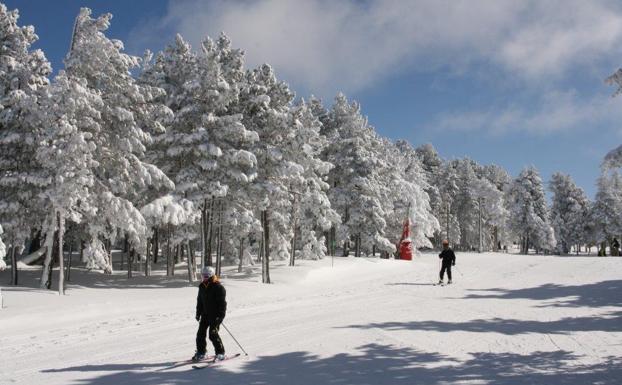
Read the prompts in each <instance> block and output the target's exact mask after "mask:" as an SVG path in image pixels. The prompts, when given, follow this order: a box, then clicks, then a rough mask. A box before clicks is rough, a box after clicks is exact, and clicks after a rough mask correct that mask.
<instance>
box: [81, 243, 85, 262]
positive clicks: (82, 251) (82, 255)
mask: <svg viewBox="0 0 622 385" xmlns="http://www.w3.org/2000/svg"><path fill="white" fill-rule="evenodd" d="M83 262H84V241H83V240H80V263H83Z"/></svg>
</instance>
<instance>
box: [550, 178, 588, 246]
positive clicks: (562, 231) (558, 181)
mask: <svg viewBox="0 0 622 385" xmlns="http://www.w3.org/2000/svg"><path fill="white" fill-rule="evenodd" d="M549 188H550V190H551V192H552V193H553V204H552V206H551V224H552V226H553V229H554V230H555V239H556V240H557V247H556V250H557V252H558V253H560V254H568V253H569V252H570V249H571V247H572V245H575V246H577V245H580V244H582V243H583V242H585V241H586V240H587V239H586V234H585V221H586V220H587V216H588V209H589V201H588V199H587V196H586V195H585V192H583V190H582V189H581V188H579V187H577V186H576V185H575V183H574V181H573V180H572V178H571V177H570V176H569V175H564V174H562V173H555V174H553V176H552V177H551V181H550V183H549ZM577 251H578V250H577Z"/></svg>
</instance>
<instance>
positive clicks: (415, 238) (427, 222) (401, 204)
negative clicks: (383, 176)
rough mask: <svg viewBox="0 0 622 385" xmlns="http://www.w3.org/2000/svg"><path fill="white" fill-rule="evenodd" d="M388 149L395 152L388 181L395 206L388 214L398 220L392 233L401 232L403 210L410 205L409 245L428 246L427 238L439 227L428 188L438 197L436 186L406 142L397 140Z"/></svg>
mask: <svg viewBox="0 0 622 385" xmlns="http://www.w3.org/2000/svg"><path fill="white" fill-rule="evenodd" d="M389 151H391V153H393V152H394V153H395V155H396V158H395V163H392V164H391V168H392V169H393V170H394V172H395V173H394V176H393V178H394V180H393V181H389V186H391V187H392V188H391V190H392V191H393V192H394V194H395V198H394V207H395V209H396V210H395V212H394V213H393V214H392V216H393V217H394V218H396V219H398V220H399V222H400V223H399V225H400V227H398V229H397V230H398V231H397V232H396V235H399V234H401V224H402V222H403V218H404V217H405V216H404V215H403V213H404V212H405V211H408V210H409V209H410V210H409V215H410V217H409V219H410V224H411V225H410V233H411V236H410V237H411V241H412V245H413V248H415V249H416V248H420V247H432V246H433V245H432V243H431V242H430V239H431V238H432V237H433V236H434V234H436V233H438V232H439V231H440V223H439V221H438V219H437V217H436V216H435V215H434V211H433V209H432V207H431V198H430V195H429V192H430V193H432V194H436V195H437V198H438V188H437V187H436V186H431V185H430V184H429V183H428V181H429V180H431V179H428V178H429V176H428V174H427V172H426V170H425V168H424V165H423V162H422V160H421V157H420V155H419V154H418V153H417V150H415V149H414V148H413V147H412V146H411V145H410V144H409V143H408V142H406V141H404V140H398V141H397V142H396V144H395V146H394V147H393V146H391V147H389ZM395 166H397V167H395ZM432 180H433V179H432ZM437 203H438V202H437ZM400 208H401V210H400ZM404 209H406V210H404Z"/></svg>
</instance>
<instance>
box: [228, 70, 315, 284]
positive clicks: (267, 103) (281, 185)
mask: <svg viewBox="0 0 622 385" xmlns="http://www.w3.org/2000/svg"><path fill="white" fill-rule="evenodd" d="M293 98H294V94H293V93H292V92H291V91H290V89H289V86H288V85H287V84H286V83H283V82H282V81H279V80H278V79H277V78H276V76H275V74H274V71H273V70H272V68H271V67H270V66H269V65H267V64H264V65H262V66H260V67H259V68H257V69H255V70H252V71H248V72H247V74H246V79H245V83H244V85H243V87H242V90H241V92H240V100H239V102H238V103H237V104H236V107H235V112H237V113H240V114H242V116H243V121H242V122H243V124H244V126H245V127H247V129H249V130H251V131H253V132H256V133H257V134H258V135H259V140H258V141H256V142H255V143H254V145H253V148H252V152H253V153H254V155H255V157H256V160H257V176H256V178H255V179H254V180H253V183H252V185H251V186H250V193H249V197H252V201H253V204H254V205H255V207H256V208H257V210H258V211H259V212H260V217H261V224H262V230H263V241H262V245H263V248H264V250H263V259H262V261H263V265H262V281H263V282H264V283H270V259H271V258H272V257H273V256H274V257H278V258H281V259H287V258H288V257H289V247H290V244H289V243H290V242H289V241H290V240H291V236H292V234H291V226H290V223H291V222H290V220H291V200H290V186H291V185H292V183H294V182H295V181H296V180H298V179H300V178H302V174H303V173H304V167H302V166H301V165H300V164H298V163H296V161H295V159H291V157H290V156H289V155H290V154H291V150H290V149H289V148H288V147H289V146H291V145H292V143H293V142H292V140H291V139H292V138H293V137H294V135H295V126H294V125H293V124H292V119H291V113H290V107H291V102H292V100H293Z"/></svg>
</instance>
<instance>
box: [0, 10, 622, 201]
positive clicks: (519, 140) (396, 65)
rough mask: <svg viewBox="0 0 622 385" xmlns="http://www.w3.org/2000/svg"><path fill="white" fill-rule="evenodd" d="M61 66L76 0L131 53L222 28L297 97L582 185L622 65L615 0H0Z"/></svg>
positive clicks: (615, 132)
mask: <svg viewBox="0 0 622 385" xmlns="http://www.w3.org/2000/svg"><path fill="white" fill-rule="evenodd" d="M4 3H5V4H6V5H7V6H8V7H9V8H10V9H14V8H18V9H19V10H20V15H21V17H20V24H32V25H34V26H35V28H36V31H37V34H38V35H39V37H40V41H39V42H38V43H37V45H36V47H37V48H41V49H43V50H44V51H45V53H46V55H47V57H48V58H49V59H50V60H51V62H52V64H53V66H54V69H55V70H58V69H59V68H62V58H63V56H64V55H65V53H66V50H67V48H68V45H69V38H70V35H71V30H72V26H73V19H74V17H75V15H77V13H78V10H79V8H80V7H81V6H88V7H90V8H91V9H93V13H94V15H99V14H101V13H104V12H110V13H112V14H113V15H114V17H113V19H112V26H111V28H110V30H109V36H111V37H114V38H117V39H121V40H123V41H124V42H125V46H126V49H127V51H128V52H129V53H132V54H137V55H141V54H142V52H143V51H144V49H145V48H149V49H151V50H152V51H158V50H160V49H162V48H163V47H164V46H165V45H166V44H167V43H169V42H171V41H172V40H173V38H174V35H175V33H178V32H179V33H181V34H182V35H183V36H184V37H185V38H186V39H187V40H189V41H190V42H191V43H192V44H193V45H194V46H197V45H198V43H199V42H200V40H201V39H202V38H203V37H204V36H206V35H210V36H217V35H218V33H219V32H220V31H225V32H226V33H227V34H228V35H229V36H230V37H231V38H232V40H233V44H234V45H235V46H236V47H239V48H242V49H244V50H245V51H246V53H247V56H246V57H247V64H248V66H254V65H258V64H260V63H263V62H268V63H270V64H272V65H273V66H274V67H275V69H276V71H277V74H278V75H279V77H280V78H281V79H283V80H285V81H287V82H288V83H290V85H291V86H292V88H293V89H294V90H295V91H296V92H297V95H299V96H308V95H309V94H315V95H318V96H320V97H322V98H323V99H324V100H325V104H327V105H329V104H330V103H331V102H332V97H333V96H334V95H335V93H336V92H337V91H343V92H344V93H345V94H346V95H347V96H348V97H349V98H352V99H356V100H358V101H359V102H360V103H361V105H362V109H363V112H364V113H365V114H366V115H367V116H368V117H369V121H370V122H371V123H372V124H373V125H374V126H375V127H376V129H377V131H378V132H379V133H380V134H382V135H384V136H387V137H389V138H392V139H406V140H408V141H410V142H411V143H412V144H414V145H419V144H423V143H428V142H429V143H432V144H433V145H434V146H435V147H436V148H437V150H438V151H439V153H440V154H441V155H442V156H443V157H445V158H455V157H462V156H469V157H471V158H473V159H475V160H477V161H479V162H482V163H495V164H498V165H501V166H503V167H505V168H506V169H507V170H508V171H510V173H512V174H513V175H516V174H517V173H518V172H520V170H521V169H522V168H523V167H525V166H527V165H534V166H536V167H537V168H538V169H539V170H540V171H541V173H542V176H543V178H544V179H545V180H548V178H549V177H550V175H551V174H552V173H553V172H555V171H562V172H564V173H568V174H570V175H572V177H573V178H574V179H575V181H576V182H577V184H579V185H580V186H581V187H583V188H584V189H585V190H586V192H587V193H588V195H590V196H591V197H593V195H594V193H595V180H596V178H597V176H598V173H599V165H600V162H601V161H602V159H603V157H604V155H605V154H606V153H607V152H608V151H609V150H611V149H613V148H615V147H617V146H618V145H619V144H620V143H621V142H622V129H621V128H622V127H620V125H619V123H618V122H620V121H622V119H621V118H622V98H618V99H613V98H611V94H612V93H613V92H614V91H615V89H614V88H613V87H610V86H607V85H605V84H604V79H605V78H606V77H607V76H608V75H610V74H611V73H613V72H614V71H615V70H616V69H617V68H618V67H619V66H622V4H621V3H620V2H617V1H609V0H595V1H590V2H586V1H580V0H550V1H546V2H544V1H531V0H525V1H521V2H519V1H514V2H504V1H486V0H481V1H477V0H475V1H473V0H471V1H467V0H464V1H462V0H454V1H443V0H434V1H433V0H384V1H372V0H366V1H361V0H343V1H328V0H288V1H285V0H244V1H235V0H233V1H232V0H229V1H224V0H213V1H212V0H174V1H172V0H171V1H166V0H131V1H130V0H125V1H117V0H107V1H104V0H90V1H89V0H54V1H50V0H11V1H8V0H5V1H4Z"/></svg>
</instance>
